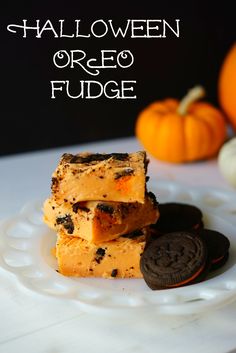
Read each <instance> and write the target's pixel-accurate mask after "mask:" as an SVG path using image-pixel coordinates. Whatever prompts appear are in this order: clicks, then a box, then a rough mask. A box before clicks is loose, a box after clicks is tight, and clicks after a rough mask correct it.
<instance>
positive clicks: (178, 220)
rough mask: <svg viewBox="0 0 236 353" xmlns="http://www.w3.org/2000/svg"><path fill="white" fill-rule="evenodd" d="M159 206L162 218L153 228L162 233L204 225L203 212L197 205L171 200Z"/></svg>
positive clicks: (193, 228) (187, 229) (198, 227)
mask: <svg viewBox="0 0 236 353" xmlns="http://www.w3.org/2000/svg"><path fill="white" fill-rule="evenodd" d="M158 208H159V212H160V218H159V220H158V221H157V223H156V224H155V225H154V226H153V228H155V229H156V231H157V232H159V233H161V234H164V233H170V232H179V231H191V230H197V229H201V228H203V226H204V224H203V220H202V212H201V210H200V209H199V208H197V207H196V206H193V205H188V204H183V203H175V202H170V203H162V204H159V206H158Z"/></svg>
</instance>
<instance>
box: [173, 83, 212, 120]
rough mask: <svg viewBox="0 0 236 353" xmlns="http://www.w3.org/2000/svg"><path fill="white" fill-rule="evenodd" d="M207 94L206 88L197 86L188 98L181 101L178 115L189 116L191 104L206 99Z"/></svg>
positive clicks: (190, 91) (189, 93)
mask: <svg viewBox="0 0 236 353" xmlns="http://www.w3.org/2000/svg"><path fill="white" fill-rule="evenodd" d="M205 94H206V92H205V90H204V88H203V87H202V86H196V87H193V88H191V89H190V90H189V91H188V93H187V94H186V96H185V97H184V98H183V99H182V100H181V101H180V103H179V106H178V109H177V113H178V114H179V115H185V114H187V111H188V108H189V106H190V104H192V103H193V102H195V101H196V100H198V99H200V98H202V97H204V96H205Z"/></svg>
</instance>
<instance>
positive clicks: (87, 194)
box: [52, 151, 148, 204]
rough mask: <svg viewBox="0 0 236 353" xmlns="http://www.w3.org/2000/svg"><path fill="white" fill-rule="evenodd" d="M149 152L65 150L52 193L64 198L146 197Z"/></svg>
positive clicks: (124, 199)
mask: <svg viewBox="0 0 236 353" xmlns="http://www.w3.org/2000/svg"><path fill="white" fill-rule="evenodd" d="M147 164H148V161H147V158H146V153H145V152H143V151H141V152H135V153H110V154H99V153H96V154H91V153H80V154H76V155H72V154H67V153H66V154H63V156H62V157H61V160H60V162H59V165H58V167H57V168H56V170H55V172H54V173H53V175H52V194H53V197H54V199H55V200H56V202H57V203H58V204H62V203H63V202H64V200H67V201H69V202H73V203H75V202H80V201H94V200H101V201H102V200H104V201H118V202H140V203H144V201H145V190H146V180H145V179H146V172H147Z"/></svg>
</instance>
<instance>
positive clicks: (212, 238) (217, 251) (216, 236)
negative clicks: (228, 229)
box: [198, 229, 230, 270]
mask: <svg viewBox="0 0 236 353" xmlns="http://www.w3.org/2000/svg"><path fill="white" fill-rule="evenodd" d="M198 234H199V235H200V236H201V237H203V239H204V241H205V243H206V245H207V248H208V253H209V256H210V257H211V270H217V269H218V268H220V267H222V266H223V265H224V264H225V263H226V262H227V260H228V257H229V247H230V241H229V239H228V238H227V237H226V236H225V235H224V234H222V233H220V232H217V231H215V230H210V229H201V230H199V231H198Z"/></svg>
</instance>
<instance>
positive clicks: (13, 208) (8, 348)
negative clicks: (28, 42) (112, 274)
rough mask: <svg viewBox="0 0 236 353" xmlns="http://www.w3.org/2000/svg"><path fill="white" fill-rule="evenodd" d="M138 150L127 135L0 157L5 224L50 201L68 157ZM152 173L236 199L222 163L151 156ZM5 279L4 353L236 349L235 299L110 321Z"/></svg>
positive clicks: (0, 308)
mask: <svg viewBox="0 0 236 353" xmlns="http://www.w3.org/2000/svg"><path fill="white" fill-rule="evenodd" d="M139 149H141V146H140V145H139V144H138V142H137V141H136V140H135V139H134V138H126V139H119V140H113V141H106V142H99V143H93V144H92V143H91V144H87V145H81V146H72V147H66V148H60V149H52V150H47V151H39V152H34V153H26V154H21V155H15V156H10V157H2V158H0V200H1V203H0V219H4V218H6V217H10V216H11V215H13V214H15V213H17V212H18V211H19V210H20V208H21V207H22V206H23V205H24V204H25V203H26V202H28V201H30V200H35V199H42V198H46V197H47V195H48V194H49V193H50V178H51V174H52V171H53V170H54V168H55V167H56V165H57V162H58V159H59V157H60V155H61V154H62V153H64V152H72V153H75V152H78V151H85V150H86V151H94V152H128V151H135V150H139ZM148 174H149V175H150V176H151V177H153V176H155V177H156V178H159V179H166V180H175V181H178V182H182V183H185V184H186V186H187V185H194V186H198V185H199V186H200V185H204V186H214V187H217V188H223V189H226V190H232V193H235V195H236V192H235V191H234V190H233V189H231V188H230V187H229V186H228V185H227V184H226V183H225V181H224V180H223V178H222V176H221V175H220V172H219V170H218V167H217V163H216V160H211V161H206V162H199V163H193V164H188V165H172V164H168V163H161V162H158V161H156V160H154V159H152V158H151V162H150V165H149V173H148ZM235 197H236V196H235ZM0 241H1V238H0ZM0 281H1V288H0V303H1V304H0V318H1V320H0V353H5V352H6V353H11V352H24V353H31V352H34V353H38V352H47V353H64V352H66V353H67V352H68V353H70V352H71V353H72V352H73V353H75V352H78V353H100V352H101V353H106V352H109V353H110V352H111V351H112V353H123V352H124V353H133V352H135V353H153V352H165V353H168V352H181V353H187V352H192V353H194V352H197V353H199V352H201V353H210V352H216V353H221V352H224V353H226V352H236V301H235V302H234V303H232V304H229V305H227V306H224V307H223V308H220V309H218V310H215V311H213V312H208V313H207V314H206V315H201V316H199V315H191V316H185V317H184V316H181V317H177V316H175V317H171V316H170V317H168V316H158V315H155V314H153V316H152V315H150V314H148V315H145V314H143V315H142V316H141V317H139V318H138V320H137V319H136V320H134V319H133V318H132V317H127V316H124V317H119V318H118V317H117V318H116V317H112V318H109V317H101V316H98V315H94V314H91V313H86V312H82V311H80V310H79V309H78V308H77V307H75V306H74V305H73V304H72V303H70V302H68V301H66V300H59V299H54V298H48V297H46V296H43V295H39V294H35V293H32V292H30V291H29V290H27V289H25V288H24V287H23V286H22V285H21V284H20V283H18V281H17V279H16V277H14V275H12V274H10V273H8V272H5V271H4V270H2V269H0ZM235 300H236V298H235Z"/></svg>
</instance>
